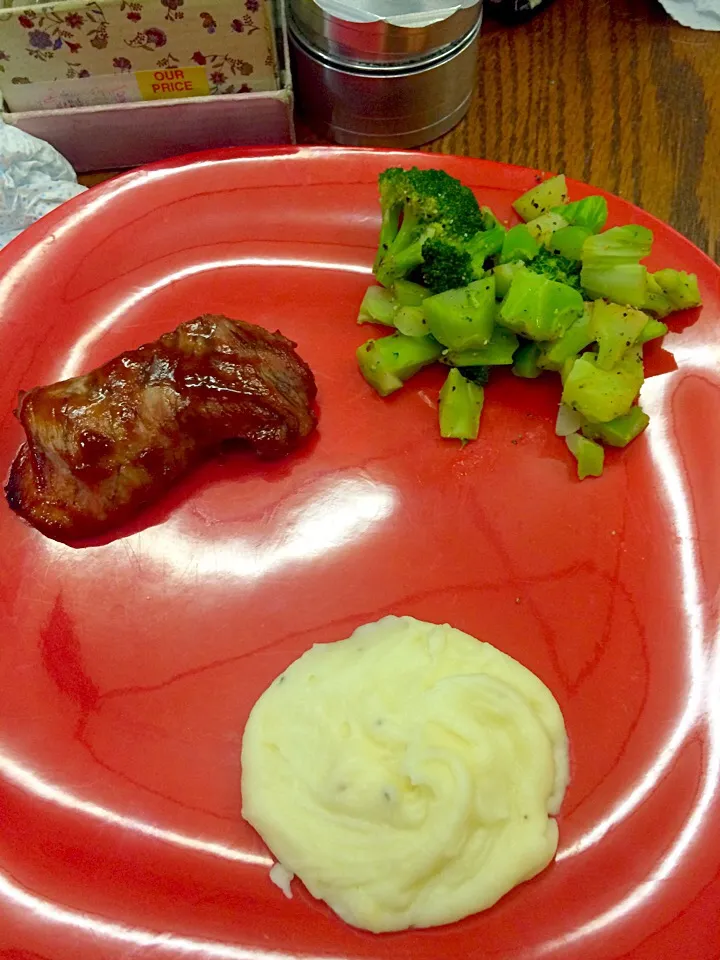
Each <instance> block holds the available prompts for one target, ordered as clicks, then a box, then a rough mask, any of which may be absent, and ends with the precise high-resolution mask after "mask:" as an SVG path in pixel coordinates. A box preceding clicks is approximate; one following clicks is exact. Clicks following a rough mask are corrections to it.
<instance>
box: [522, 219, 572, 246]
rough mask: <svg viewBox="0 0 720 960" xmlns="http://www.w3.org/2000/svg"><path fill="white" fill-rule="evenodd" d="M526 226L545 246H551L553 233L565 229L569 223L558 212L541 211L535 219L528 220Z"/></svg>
mask: <svg viewBox="0 0 720 960" xmlns="http://www.w3.org/2000/svg"><path fill="white" fill-rule="evenodd" d="M525 226H526V227H527V229H528V232H529V233H530V236H531V237H533V239H535V240H536V241H537V242H538V243H541V244H543V245H544V246H549V245H550V243H551V241H552V238H553V234H555V233H557V231H558V230H564V229H565V227H568V226H569V224H568V222H567V220H565V219H563V217H561V216H560V215H559V214H557V213H541V214H540V216H539V217H535V219H534V220H528V222H527V223H526V224H525Z"/></svg>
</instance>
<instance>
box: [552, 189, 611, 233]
mask: <svg viewBox="0 0 720 960" xmlns="http://www.w3.org/2000/svg"><path fill="white" fill-rule="evenodd" d="M552 212H553V213H559V214H560V216H561V217H564V218H565V219H566V220H567V222H568V223H569V224H572V225H573V226H577V227H582V228H584V229H587V230H589V231H590V233H599V232H600V231H601V230H602V228H603V227H604V226H605V222H606V220H607V216H608V206H607V200H606V199H605V197H598V196H592V197H585V198H584V199H583V200H575V201H574V202H573V203H566V204H563V206H561V207H554V208H553V211H552Z"/></svg>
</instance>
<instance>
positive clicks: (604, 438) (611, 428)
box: [582, 405, 650, 447]
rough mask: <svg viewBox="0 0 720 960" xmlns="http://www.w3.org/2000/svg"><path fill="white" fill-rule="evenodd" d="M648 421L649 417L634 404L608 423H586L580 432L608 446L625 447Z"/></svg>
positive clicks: (641, 430)
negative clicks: (622, 414)
mask: <svg viewBox="0 0 720 960" xmlns="http://www.w3.org/2000/svg"><path fill="white" fill-rule="evenodd" d="M649 423H650V417H649V416H648V415H647V414H646V413H645V411H644V410H642V409H641V408H640V407H639V406H637V405H636V406H634V407H630V410H629V411H628V412H627V413H626V414H624V416H622V417H616V418H615V419H614V420H610V421H609V422H608V423H586V424H585V425H584V426H583V427H582V432H583V434H584V435H585V436H586V437H587V438H588V440H599V441H600V442H601V443H604V444H605V445H606V446H609V447H626V446H627V445H628V444H629V443H630V442H631V441H632V440H634V439H635V437H637V436H639V435H640V434H641V433H642V432H643V430H644V429H645V428H646V427H647V425H648V424H649Z"/></svg>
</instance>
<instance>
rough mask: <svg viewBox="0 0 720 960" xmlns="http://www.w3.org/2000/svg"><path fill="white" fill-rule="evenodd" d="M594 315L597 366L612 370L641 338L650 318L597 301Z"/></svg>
mask: <svg viewBox="0 0 720 960" xmlns="http://www.w3.org/2000/svg"><path fill="white" fill-rule="evenodd" d="M593 314H594V320H595V333H596V336H597V342H598V353H597V365H598V367H600V369H601V370H612V369H613V367H615V366H616V364H617V363H618V362H619V360H620V358H621V357H622V356H623V354H624V353H625V351H626V350H627V348H628V347H630V346H632V345H633V343H635V341H636V340H637V338H638V337H639V336H640V333H641V331H642V330H643V328H644V327H645V324H646V323H647V322H648V320H649V317H648V315H647V314H646V313H643V312H642V311H641V310H634V309H633V308H632V307H621V306H620V305H619V304H617V303H608V302H607V300H596V301H595V307H594V311H593Z"/></svg>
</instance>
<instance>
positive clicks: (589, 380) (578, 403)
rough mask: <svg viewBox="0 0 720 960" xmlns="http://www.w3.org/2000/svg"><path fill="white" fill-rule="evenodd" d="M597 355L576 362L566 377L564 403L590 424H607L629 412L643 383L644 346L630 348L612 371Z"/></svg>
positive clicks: (589, 355) (579, 358)
mask: <svg viewBox="0 0 720 960" xmlns="http://www.w3.org/2000/svg"><path fill="white" fill-rule="evenodd" d="M596 359H597V358H596V357H595V356H594V354H590V353H584V354H583V355H582V356H580V357H578V358H577V360H575V361H574V363H573V365H572V368H571V369H570V371H569V373H568V374H567V376H566V378H565V382H564V385H563V392H562V402H563V403H565V404H567V406H569V407H572V408H573V410H577V411H578V413H581V414H582V415H583V416H584V417H585V418H586V419H587V420H589V421H590V422H591V423H607V422H608V421H610V420H614V419H615V418H616V417H622V416H623V415H624V414H626V413H627V412H628V411H629V410H630V407H631V406H632V405H633V403H634V402H635V398H636V397H637V395H638V392H639V390H640V387H641V386H642V384H643V380H644V373H643V362H642V347H630V348H629V349H628V350H627V351H626V352H625V354H624V355H623V357H622V359H621V360H620V362H619V363H618V364H617V366H616V367H614V368H613V369H612V370H602V369H601V368H600V367H599V366H598V365H597V363H596Z"/></svg>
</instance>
